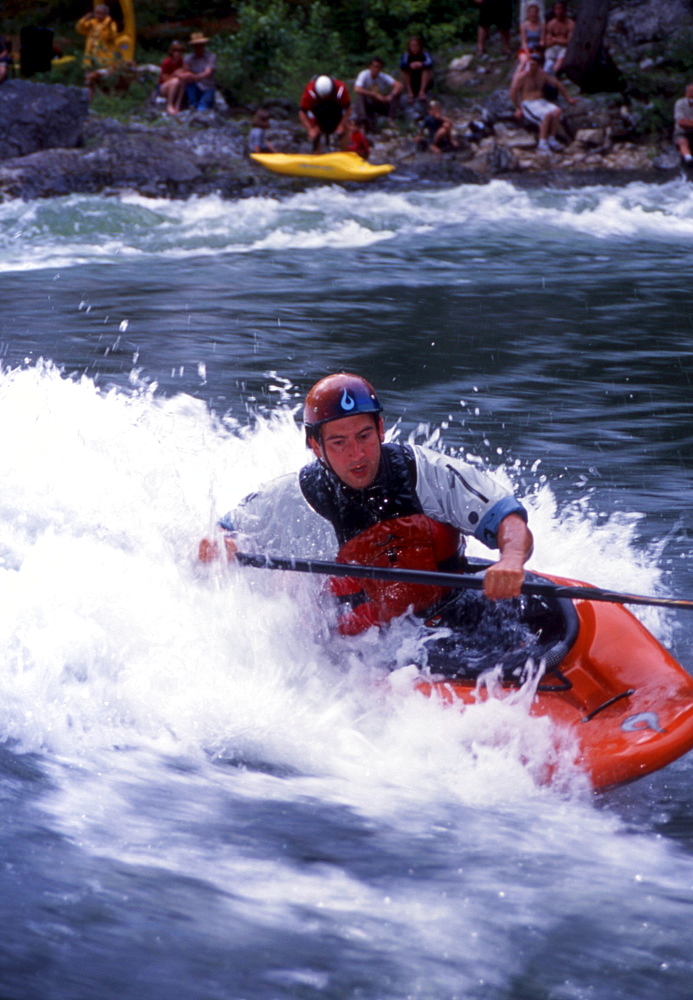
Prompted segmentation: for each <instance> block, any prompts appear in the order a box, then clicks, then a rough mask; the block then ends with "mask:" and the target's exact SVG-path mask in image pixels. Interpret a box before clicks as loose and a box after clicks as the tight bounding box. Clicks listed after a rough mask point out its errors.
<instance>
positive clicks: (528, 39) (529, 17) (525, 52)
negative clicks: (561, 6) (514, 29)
mask: <svg viewBox="0 0 693 1000" xmlns="http://www.w3.org/2000/svg"><path fill="white" fill-rule="evenodd" d="M525 14H526V17H525V20H524V21H522V23H521V24H520V42H521V45H520V51H519V52H518V54H517V64H516V66H515V70H514V71H513V81H514V80H515V78H516V77H518V76H519V75H520V73H524V71H525V70H526V69H527V63H528V62H529V57H530V56H531V54H532V52H536V51H537V49H542V50H543V48H544V36H545V33H546V25H545V24H544V22H543V21H542V19H541V15H540V13H539V4H538V3H529V4H527V9H526V11H525Z"/></svg>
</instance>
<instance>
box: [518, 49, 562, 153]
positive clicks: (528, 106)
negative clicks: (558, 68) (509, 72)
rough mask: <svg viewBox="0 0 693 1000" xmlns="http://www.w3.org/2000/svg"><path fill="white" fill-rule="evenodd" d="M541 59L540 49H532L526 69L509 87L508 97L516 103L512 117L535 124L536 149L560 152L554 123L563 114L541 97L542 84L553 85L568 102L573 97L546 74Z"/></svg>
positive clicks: (542, 151)
mask: <svg viewBox="0 0 693 1000" xmlns="http://www.w3.org/2000/svg"><path fill="white" fill-rule="evenodd" d="M543 60H544V56H543V53H542V52H541V50H538V51H536V52H533V53H532V55H531V56H530V57H529V62H528V63H527V70H526V72H524V73H521V74H520V75H519V76H516V77H515V79H514V80H513V83H512V86H511V87H510V100H511V101H512V102H513V104H514V105H515V107H516V109H517V110H516V111H515V117H516V118H517V119H518V120H519V121H522V119H523V118H524V119H525V120H526V121H528V122H531V123H532V124H533V125H538V126H539V145H538V147H537V149H538V150H539V152H540V153H548V152H549V150H553V151H554V152H560V151H561V150H562V149H563V147H562V145H561V143H560V142H559V141H558V140H557V139H556V131H557V129H558V123H559V122H560V120H561V116H562V114H563V111H562V109H561V108H560V107H559V106H558V105H557V104H552V103H551V102H550V101H547V100H546V99H545V98H544V87H545V86H546V85H547V84H548V85H549V86H551V87H555V88H556V89H557V90H558V92H559V93H560V94H562V95H563V97H564V98H565V99H566V101H567V102H568V103H569V104H575V103H576V100H575V98H574V97H571V96H570V94H569V93H568V91H567V90H566V89H565V87H564V86H563V84H562V83H561V82H560V80H557V79H556V77H554V76H550V75H549V74H548V73H546V72H545V71H544V70H543V69H542V66H541V64H542V62H543Z"/></svg>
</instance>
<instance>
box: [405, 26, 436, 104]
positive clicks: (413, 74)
mask: <svg viewBox="0 0 693 1000" xmlns="http://www.w3.org/2000/svg"><path fill="white" fill-rule="evenodd" d="M399 69H400V72H401V74H402V79H403V80H404V88H405V90H406V92H407V97H408V99H409V101H410V102H411V103H414V102H415V101H423V100H425V99H426V93H427V91H428V89H429V88H430V86H431V84H432V83H433V60H432V59H431V57H430V55H429V54H428V52H426V50H425V49H424V47H423V43H422V41H421V39H420V38H419V36H418V35H413V36H412V37H411V38H410V39H409V41H408V42H407V48H406V51H405V52H404V55H403V56H402V58H401V59H400V61H399Z"/></svg>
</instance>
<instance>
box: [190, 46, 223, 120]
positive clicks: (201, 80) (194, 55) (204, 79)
mask: <svg viewBox="0 0 693 1000" xmlns="http://www.w3.org/2000/svg"><path fill="white" fill-rule="evenodd" d="M208 41H209V39H208V38H205V36H204V35H203V34H202V32H201V31H193V33H192V35H191V36H190V45H191V47H192V52H191V53H189V54H188V55H187V56H186V57H185V59H184V60H183V71H182V77H183V79H184V80H185V96H186V97H187V99H188V107H191V108H194V109H195V110H197V111H207V110H208V109H210V108H213V107H214V95H215V92H216V85H215V82H214V73H215V71H216V68H217V57H216V56H215V55H214V53H213V52H207V48H206V46H207V42H208Z"/></svg>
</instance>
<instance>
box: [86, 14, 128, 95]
mask: <svg viewBox="0 0 693 1000" xmlns="http://www.w3.org/2000/svg"><path fill="white" fill-rule="evenodd" d="M75 27H76V30H77V31H78V32H79V34H80V35H85V36H86V39H87V41H86V45H85V48H84V59H83V60H82V62H83V64H84V69H85V71H86V84H87V87H88V88H89V97H90V98H91V97H92V96H93V93H94V86H95V85H96V83H97V81H98V80H99V78H101V77H104V76H107V75H108V74H109V73H110V72H112V71H113V69H114V68H115V66H116V63H117V62H118V61H119V58H120V52H119V50H118V48H117V46H116V39H117V37H118V26H117V24H116V23H115V21H114V20H113V18H112V17H111V15H110V11H109V9H108V7H107V6H106V4H103V3H100V4H98V5H97V6H96V7H94V10H93V11H91V12H90V13H88V14H85V15H84V17H82V18H80V19H79V21H78V22H77V24H76V26H75Z"/></svg>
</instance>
